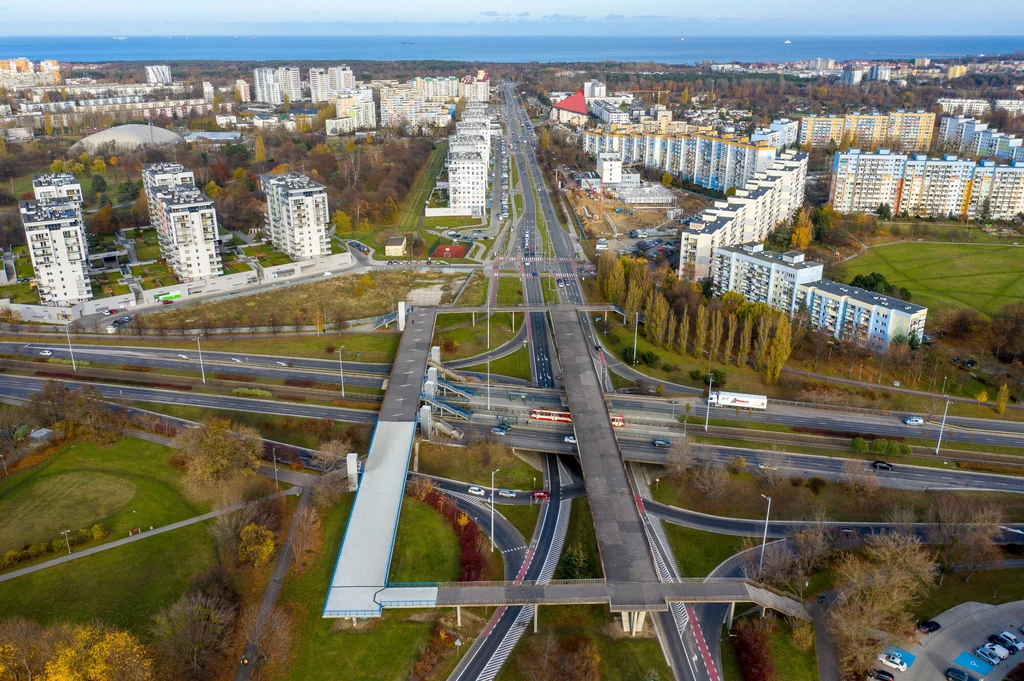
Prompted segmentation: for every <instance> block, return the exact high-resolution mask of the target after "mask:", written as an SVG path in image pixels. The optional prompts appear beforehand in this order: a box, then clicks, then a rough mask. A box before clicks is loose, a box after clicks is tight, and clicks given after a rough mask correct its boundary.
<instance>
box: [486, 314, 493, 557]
mask: <svg viewBox="0 0 1024 681" xmlns="http://www.w3.org/2000/svg"><path fill="white" fill-rule="evenodd" d="M487 352H488V355H487V410H488V411H490V410H491V355H490V352H491V297H490V296H487ZM492 494H493V490H492ZM492 506H493V504H492ZM492 529H493V528H492ZM491 543H492V544H493V543H494V538H493V537H492V538H491ZM491 550H492V551H493V550H494V547H493V546H491Z"/></svg>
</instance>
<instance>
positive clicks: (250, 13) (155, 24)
mask: <svg viewBox="0 0 1024 681" xmlns="http://www.w3.org/2000/svg"><path fill="white" fill-rule="evenodd" d="M981 6H983V7H984V9H983V10H981V9H980V7H981ZM981 6H979V5H977V4H972V3H965V2H964V1H963V0H896V1H895V2H894V1H893V0H858V1H857V2H834V1H833V2H821V0H775V1H774V2H764V1H763V0H721V1H719V2H706V1H702V2H694V1H693V0H677V1H676V2H669V3H666V2H665V1H664V0H632V2H629V3H625V2H622V1H621V0H562V1H561V2H557V3H554V2H551V1H550V0H519V1H518V2H516V3H514V5H509V4H503V3H493V4H492V3H489V2H487V0H482V1H481V0H473V1H469V0H430V1H429V2H425V1H424V0H386V1H385V2H381V3H372V2H364V3H352V2H344V3H342V2H338V0H302V2H301V3H296V4H294V5H292V4H290V3H287V2H281V0H218V1H217V2H209V0H175V2H163V3H152V2H126V1H125V0H87V1H85V0H48V1H47V2H46V3H45V10H41V8H40V6H39V5H38V4H37V3H28V2H14V1H13V0H0V35H8V36H23V35H49V36H53V35H101V36H102V35H167V34H177V35H232V34H252V35H306V34H329V35H579V34H580V32H585V33H588V34H591V35H648V34H649V35H680V36H686V35H787V36H789V35H826V34H827V35H833V36H834V35H1015V34H1016V35H1019V34H1020V33H1022V32H1024V2H1022V0H989V1H988V2H985V3H983V4H982V5H981Z"/></svg>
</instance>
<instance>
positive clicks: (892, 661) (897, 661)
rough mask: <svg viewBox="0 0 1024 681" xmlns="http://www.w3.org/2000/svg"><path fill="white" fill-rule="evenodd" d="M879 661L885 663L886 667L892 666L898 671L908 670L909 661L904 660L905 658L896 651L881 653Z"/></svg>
mask: <svg viewBox="0 0 1024 681" xmlns="http://www.w3.org/2000/svg"><path fill="white" fill-rule="evenodd" d="M878 661H879V662H881V663H882V664H884V665H885V666H886V667H890V668H892V669H895V670H897V671H901V672H905V671H907V663H906V662H904V661H903V658H902V657H900V656H899V655H897V654H896V653H879V654H878Z"/></svg>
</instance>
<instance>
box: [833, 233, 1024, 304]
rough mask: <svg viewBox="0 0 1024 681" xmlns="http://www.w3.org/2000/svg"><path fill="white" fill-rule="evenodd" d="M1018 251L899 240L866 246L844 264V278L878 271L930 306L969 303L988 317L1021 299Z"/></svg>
mask: <svg viewBox="0 0 1024 681" xmlns="http://www.w3.org/2000/svg"><path fill="white" fill-rule="evenodd" d="M1020 259H1021V250H1020V249H1019V248H1017V247H1014V246H996V245H992V246H989V245H985V246H978V245H967V244H940V243H928V242H904V243H897V244H893V245H891V246H889V245H887V246H879V247H876V248H872V249H869V250H868V251H866V252H864V253H863V254H862V255H859V256H858V257H856V258H854V259H853V260H851V261H850V262H849V263H848V267H847V272H848V275H847V276H848V277H849V278H850V279H852V278H853V277H854V276H856V275H858V274H869V273H871V272H879V273H881V274H883V275H885V278H886V279H888V280H889V283H891V284H894V285H896V286H905V287H907V288H908V289H910V291H911V293H913V296H914V297H913V299H912V302H914V303H917V304H918V305H925V306H927V307H929V308H932V309H933V310H935V309H938V308H943V307H970V308H974V309H977V310H979V311H981V312H983V313H985V314H987V315H989V316H991V315H994V314H995V313H997V312H998V311H999V310H1000V309H1001V308H1002V307H1004V306H1006V305H1009V304H1010V303H1015V302H1020V301H1021V300H1024V269H1022V268H1021V267H1020Z"/></svg>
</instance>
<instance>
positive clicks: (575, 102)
mask: <svg viewBox="0 0 1024 681" xmlns="http://www.w3.org/2000/svg"><path fill="white" fill-rule="evenodd" d="M551 120H553V121H558V122H559V123H570V124H572V125H583V124H584V123H586V122H587V100H586V98H585V97H584V96H583V90H582V89H580V90H577V91H576V92H574V93H573V94H571V95H569V96H568V97H566V98H565V99H563V100H562V101H560V102H558V103H557V104H555V105H554V106H552V107H551Z"/></svg>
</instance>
